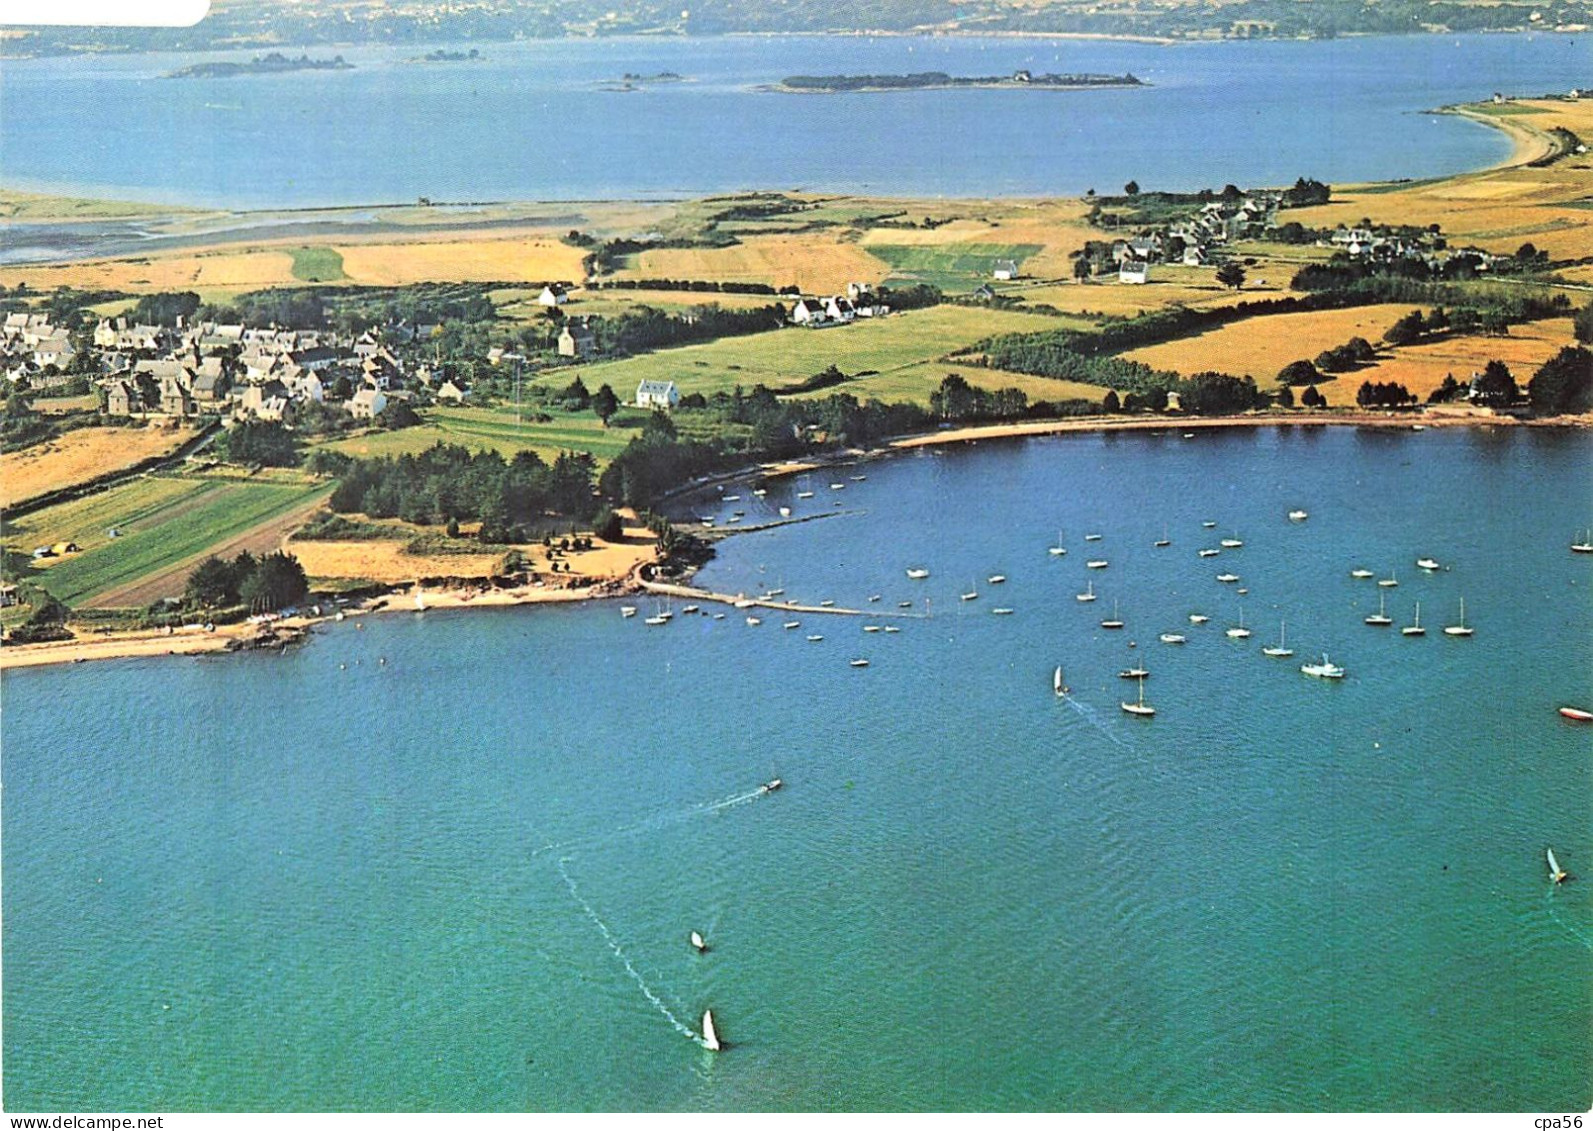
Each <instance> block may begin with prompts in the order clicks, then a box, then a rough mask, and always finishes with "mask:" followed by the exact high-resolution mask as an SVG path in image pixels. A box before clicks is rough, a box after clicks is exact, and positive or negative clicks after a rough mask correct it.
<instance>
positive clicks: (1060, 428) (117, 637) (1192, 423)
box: [0, 409, 1593, 672]
mask: <svg viewBox="0 0 1593 1131" xmlns="http://www.w3.org/2000/svg"><path fill="white" fill-rule="evenodd" d="M1293 427H1307V428H1332V427H1351V428H1376V429H1380V430H1387V431H1395V432H1414V431H1421V430H1425V429H1428V428H1495V427H1506V428H1579V429H1587V428H1593V414H1588V415H1584V416H1569V417H1547V418H1543V419H1536V420H1522V419H1518V418H1516V417H1512V416H1500V415H1494V414H1492V413H1488V412H1487V410H1472V411H1466V410H1463V409H1452V410H1449V411H1447V412H1436V413H1418V414H1404V413H1378V412H1363V411H1357V412H1338V413H1333V412H1327V413H1318V412H1312V413H1305V412H1302V411H1299V410H1296V411H1295V412H1294V413H1287V412H1265V413H1254V414H1249V415H1240V416H1208V417H1187V418H1185V417H1175V416H1110V417H1085V418H1073V419H1065V420H1036V421H1022V422H1008V423H1000V424H981V425H971V426H968V427H964V428H949V429H942V430H937V431H934V432H925V433H919V434H917V435H911V436H900V437H897V438H895V439H891V440H887V441H885V442H884V444H883V445H882V446H881V447H878V448H869V449H860V448H847V449H844V450H842V451H839V452H832V453H825V454H823V455H818V456H814V457H813V458H811V459H804V460H790V461H786V462H783V463H776V464H769V463H756V464H748V465H746V466H743V467H740V468H737V469H735V470H733V471H728V472H724V473H721V474H718V475H713V476H708V477H704V478H702V479H699V480H694V481H693V482H692V483H690V484H687V485H683V486H682V487H680V488H677V489H676V490H675V491H673V492H670V493H669V495H668V496H667V497H669V498H677V499H678V498H681V497H685V496H689V495H691V494H692V493H694V492H697V491H703V490H707V489H708V488H711V487H713V486H715V485H716V484H720V483H727V482H731V481H735V480H740V479H747V478H762V479H780V478H786V477H789V476H792V475H800V474H803V473H805V472H811V471H816V470H819V469H821V468H825V467H836V466H848V465H853V464H857V463H863V462H868V461H872V460H876V459H885V458H888V457H890V456H892V455H895V454H899V453H902V452H907V451H910V450H913V449H916V448H926V447H938V446H944V445H948V444H973V443H978V442H979V441H981V440H1012V439H1026V438H1030V437H1035V436H1053V435H1062V434H1066V433H1081V432H1178V433H1191V432H1199V431H1213V430H1229V429H1241V428H1293ZM824 517H829V516H827V515H826V516H824ZM752 529H753V528H749V529H748V530H747V531H746V533H751V532H752ZM723 533H724V534H725V536H731V535H733V534H736V533H741V532H740V531H730V530H727V531H724V532H723ZM644 564H646V563H644ZM648 588H651V586H649V585H647V584H645V583H644V582H643V581H642V579H641V578H640V576H639V573H638V571H635V570H633V571H632V572H631V573H630V574H629V575H627V576H626V577H624V578H605V579H594V580H593V581H592V583H591V584H588V585H584V586H574V587H571V588H567V589H550V588H546V587H541V588H538V587H535V586H521V587H519V588H516V589H491V588H483V589H479V590H477V589H471V588H450V589H419V588H416V587H413V586H395V587H394V588H393V589H391V590H389V591H388V593H387V594H386V595H385V596H384V597H379V598H377V599H376V603H375V604H373V605H369V606H366V607H363V608H350V609H347V610H345V617H358V616H368V615H374V614H376V613H382V612H428V611H434V610H440V609H473V608H509V607H518V606H522V605H540V604H568V603H571V602H584V601H593V600H606V599H610V598H615V597H624V596H628V595H631V594H634V593H637V592H640V591H642V590H644V589H648ZM406 596H407V597H409V598H410V599H411V601H412V602H414V603H412V604H408V605H406V604H402V603H400V602H399V601H398V600H395V598H400V599H401V598H403V597H406ZM771 607H783V606H771ZM332 619H333V617H332V615H323V616H319V617H309V616H306V617H294V618H289V619H286V620H283V621H278V622H275V624H276V625H277V626H278V627H281V628H284V629H287V630H289V631H296V632H304V631H308V630H309V629H311V628H313V627H314V626H316V625H318V624H322V623H325V622H327V621H330V620H332ZM258 631H259V629H258V628H257V627H256V626H254V625H249V624H234V625H218V626H217V627H216V628H215V630H214V631H212V632H205V631H203V630H202V629H200V628H198V627H197V626H188V627H186V628H182V629H175V630H173V631H172V632H170V633H168V632H166V631H164V630H140V631H135V632H125V633H107V634H105V635H103V636H92V637H77V638H75V639H72V640H63V641H54V642H50V643H44V644H20V645H19V644H8V645H5V646H4V647H0V672H3V671H10V670H15V669H19V668H27V667H42V666H46V665H54V664H68V663H83V662H85V661H88V660H119V659H135V658H141V657H150V656H165V655H179V656H192V655H203V654H207V653H218V652H227V651H236V650H241V649H246V648H248V647H250V646H251V643H250V641H251V637H253V636H254V635H255V634H256V633H258Z"/></svg>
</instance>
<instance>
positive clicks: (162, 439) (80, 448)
mask: <svg viewBox="0 0 1593 1131" xmlns="http://www.w3.org/2000/svg"><path fill="white" fill-rule="evenodd" d="M193 434H194V433H193V430H192V429H190V428H182V429H172V430H168V429H165V428H79V429H76V430H75V431H72V432H68V433H67V434H66V435H64V436H62V437H61V438H60V439H58V440H51V441H50V442H49V443H47V444H39V445H36V446H34V447H31V448H24V449H23V450H22V451H20V452H11V453H8V454H6V455H3V456H0V506H4V507H9V506H13V505H14V504H16V503H18V502H20V501H21V500H23V499H31V498H33V497H34V496H36V495H42V494H44V493H45V492H47V491H55V490H58V489H60V488H62V487H70V486H72V485H73V484H75V483H84V482H87V481H88V480H90V479H93V478H94V477H96V476H99V475H104V474H105V473H106V472H110V471H116V470H117V469H119V468H123V467H130V466H132V465H133V464H135V463H137V462H138V461H139V460H142V459H147V458H148V457H150V456H157V455H160V454H162V453H164V452H169V451H172V450H174V449H175V448H177V447H178V446H179V445H181V444H182V443H183V441H185V440H187V439H189V438H190V437H191V436H193Z"/></svg>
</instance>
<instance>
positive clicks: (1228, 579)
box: [1217, 573, 1239, 585]
mask: <svg viewBox="0 0 1593 1131" xmlns="http://www.w3.org/2000/svg"><path fill="white" fill-rule="evenodd" d="M1217 580H1218V581H1220V582H1222V583H1223V584H1224V585H1232V584H1233V583H1234V582H1235V581H1238V580H1239V575H1238V574H1237V573H1219V574H1218V575H1217Z"/></svg>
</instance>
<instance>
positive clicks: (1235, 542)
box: [1220, 530, 1244, 550]
mask: <svg viewBox="0 0 1593 1131" xmlns="http://www.w3.org/2000/svg"><path fill="white" fill-rule="evenodd" d="M1220 544H1221V546H1222V548H1223V549H1225V550H1237V549H1238V548H1239V547H1240V546H1243V545H1244V543H1243V542H1241V541H1239V532H1238V531H1237V530H1235V531H1234V532H1233V537H1232V538H1224V539H1223V540H1222V542H1221V543H1220Z"/></svg>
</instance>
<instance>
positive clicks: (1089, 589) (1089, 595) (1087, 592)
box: [1073, 581, 1095, 601]
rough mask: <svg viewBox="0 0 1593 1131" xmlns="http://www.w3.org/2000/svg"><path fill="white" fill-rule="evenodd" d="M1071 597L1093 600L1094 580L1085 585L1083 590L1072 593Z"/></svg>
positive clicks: (1078, 599)
mask: <svg viewBox="0 0 1593 1131" xmlns="http://www.w3.org/2000/svg"><path fill="white" fill-rule="evenodd" d="M1073 599H1074V600H1075V601H1093V600H1095V582H1093V581H1092V582H1090V583H1089V584H1088V585H1086V586H1085V587H1084V592H1082V593H1075V594H1073Z"/></svg>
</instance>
